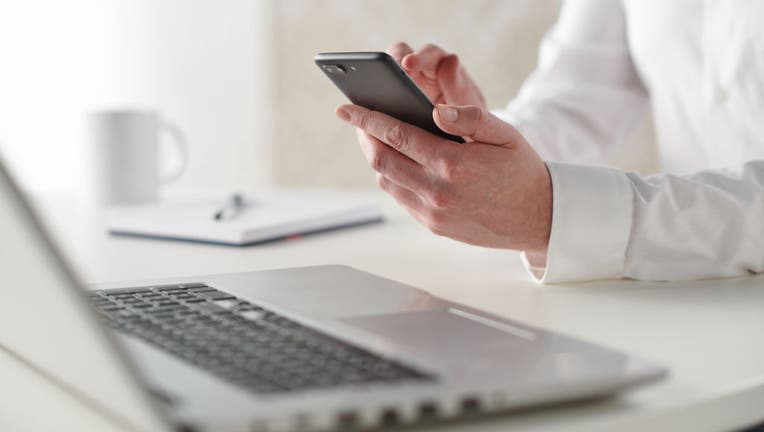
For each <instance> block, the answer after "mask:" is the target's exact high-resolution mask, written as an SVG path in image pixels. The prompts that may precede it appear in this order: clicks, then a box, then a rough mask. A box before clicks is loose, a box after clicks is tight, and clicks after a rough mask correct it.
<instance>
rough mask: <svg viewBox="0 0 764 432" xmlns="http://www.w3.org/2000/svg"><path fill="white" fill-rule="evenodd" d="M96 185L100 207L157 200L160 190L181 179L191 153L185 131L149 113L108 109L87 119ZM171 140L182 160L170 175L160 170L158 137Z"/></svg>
mask: <svg viewBox="0 0 764 432" xmlns="http://www.w3.org/2000/svg"><path fill="white" fill-rule="evenodd" d="M88 133H89V135H90V154H91V156H92V168H93V170H92V174H93V176H92V182H93V190H94V194H95V198H96V201H97V202H98V203H100V204H105V205H114V204H131V203H139V202H148V201H154V200H156V199H157V198H158V196H159V189H160V187H161V186H163V185H166V184H169V183H172V182H174V181H175V180H177V179H178V178H179V177H180V175H181V174H182V173H183V171H184V170H185V168H186V164H187V161H188V149H187V145H186V139H185V137H184V135H183V132H182V131H181V130H180V128H178V127H177V126H175V125H174V124H172V123H169V122H167V121H166V120H164V119H162V118H161V117H160V116H159V114H158V113H156V112H154V111H150V110H106V111H96V112H93V113H90V114H89V116H88ZM163 133H166V134H167V135H169V136H170V138H172V142H173V143H174V144H175V147H176V149H177V152H178V154H179V158H178V159H179V162H178V163H177V166H176V167H175V169H173V170H171V171H170V172H164V173H163V172H161V169H160V157H159V154H160V151H159V143H160V136H161V135H162V134H163Z"/></svg>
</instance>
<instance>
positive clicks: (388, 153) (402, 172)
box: [357, 129, 430, 190]
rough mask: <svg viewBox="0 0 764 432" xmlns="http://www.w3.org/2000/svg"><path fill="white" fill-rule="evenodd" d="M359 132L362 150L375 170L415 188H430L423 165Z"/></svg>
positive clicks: (396, 181) (400, 183)
mask: <svg viewBox="0 0 764 432" xmlns="http://www.w3.org/2000/svg"><path fill="white" fill-rule="evenodd" d="M357 134H358V142H359V143H360V144H361V151H362V152H363V155H364V156H365V157H366V160H367V161H368V162H369V165H370V166H371V168H372V169H373V170H374V171H376V172H378V173H380V174H381V175H384V176H385V177H387V178H388V179H390V180H392V181H394V182H395V183H397V184H399V185H403V186H406V187H408V188H410V189H413V190H429V189H430V180H429V178H428V177H427V174H426V173H425V172H424V169H423V168H422V166H421V165H419V164H417V163H416V162H414V161H412V160H411V159H409V158H407V157H406V156H404V155H402V154H400V153H398V152H396V151H395V150H393V149H391V148H390V147H389V146H387V145H386V144H385V143H383V142H382V141H380V140H378V139H377V138H375V137H373V136H371V135H369V134H368V133H366V132H364V131H362V130H360V129H359V130H358V133H357Z"/></svg>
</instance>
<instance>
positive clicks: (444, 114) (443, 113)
mask: <svg viewBox="0 0 764 432" xmlns="http://www.w3.org/2000/svg"><path fill="white" fill-rule="evenodd" d="M438 115H439V116H440V118H441V119H443V120H445V121H447V122H451V123H453V122H455V121H456V120H458V119H459V111H457V110H456V108H453V107H450V106H448V105H438Z"/></svg>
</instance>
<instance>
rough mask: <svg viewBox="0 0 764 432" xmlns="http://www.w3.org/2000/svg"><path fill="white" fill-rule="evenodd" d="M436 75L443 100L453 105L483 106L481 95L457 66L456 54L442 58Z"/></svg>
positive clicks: (457, 58)
mask: <svg viewBox="0 0 764 432" xmlns="http://www.w3.org/2000/svg"><path fill="white" fill-rule="evenodd" d="M437 74H438V81H440V83H441V84H440V87H441V88H442V89H443V97H444V99H445V100H447V101H450V103H451V104H455V105H457V104H458V105H477V106H485V99H483V94H482V93H481V92H480V89H478V88H477V86H476V85H475V83H474V82H473V81H472V79H471V78H470V77H469V75H467V71H466V70H465V69H464V68H463V67H461V66H460V65H459V57H458V56H457V55H456V54H450V55H447V56H446V57H444V58H443V60H442V61H441V62H440V66H439V67H438V72H437Z"/></svg>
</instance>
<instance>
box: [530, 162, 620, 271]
mask: <svg viewBox="0 0 764 432" xmlns="http://www.w3.org/2000/svg"><path fill="white" fill-rule="evenodd" d="M547 166H548V167H549V174H550V176H551V178H552V230H551V233H550V236H549V247H548V249H547V261H546V267H545V268H539V267H533V266H531V265H530V263H529V262H528V259H527V257H526V256H525V253H523V255H522V260H523V264H524V265H525V268H526V270H528V273H530V275H531V277H533V278H534V279H535V280H536V281H537V282H539V283H559V282H576V281H585V280H594V279H611V278H619V277H621V276H622V275H623V269H624V262H625V255H626V247H627V245H628V243H629V236H630V232H631V223H632V212H633V209H632V207H633V192H632V189H631V183H630V182H629V179H628V177H627V176H626V173H624V172H623V171H619V170H616V169H611V168H604V167H594V166H585V165H575V164H566V163H559V162H547Z"/></svg>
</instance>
